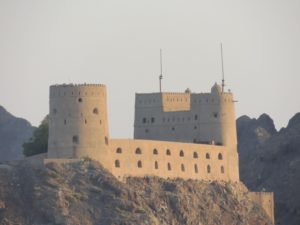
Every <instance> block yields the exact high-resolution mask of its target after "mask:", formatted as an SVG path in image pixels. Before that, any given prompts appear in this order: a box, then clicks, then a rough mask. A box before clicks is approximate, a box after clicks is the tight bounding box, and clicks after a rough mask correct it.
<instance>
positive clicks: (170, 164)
mask: <svg viewBox="0 0 300 225" xmlns="http://www.w3.org/2000/svg"><path fill="white" fill-rule="evenodd" d="M227 150H228V149H226V147H223V146H216V145H201V144H189V143H176V142H166V141H150V140H129V139H112V140H111V141H110V151H111V160H112V162H111V163H112V165H113V166H112V170H111V172H112V173H113V174H114V175H115V176H116V177H118V178H119V179H122V178H123V177H126V176H141V177H143V176H159V177H163V178H176V177H181V178H184V179H203V180H224V181H229V180H234V181H238V180H235V178H236V177H230V173H229V170H228V167H229V164H230V163H231V162H229V161H228V158H227Z"/></svg>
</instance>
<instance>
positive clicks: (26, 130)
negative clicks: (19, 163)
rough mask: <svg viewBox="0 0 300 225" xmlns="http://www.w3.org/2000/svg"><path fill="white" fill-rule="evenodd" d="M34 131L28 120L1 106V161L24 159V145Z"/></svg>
mask: <svg viewBox="0 0 300 225" xmlns="http://www.w3.org/2000/svg"><path fill="white" fill-rule="evenodd" d="M34 129H35V128H34V127H32V126H31V124H30V123H29V122H28V121H27V120H25V119H21V118H17V117H15V116H13V115H12V114H10V113H9V112H7V111H6V110H5V108H4V107H2V106H1V105H0V161H8V160H17V159H22V158H23V157H24V156H23V153H22V152H23V149H22V144H23V143H24V142H25V141H27V140H28V139H29V138H31V136H32V133H33V130H34Z"/></svg>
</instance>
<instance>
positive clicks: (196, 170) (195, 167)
mask: <svg viewBox="0 0 300 225" xmlns="http://www.w3.org/2000/svg"><path fill="white" fill-rule="evenodd" d="M194 169H195V173H198V165H197V164H195V165H194Z"/></svg>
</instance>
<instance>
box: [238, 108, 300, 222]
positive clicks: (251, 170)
mask: <svg viewBox="0 0 300 225" xmlns="http://www.w3.org/2000/svg"><path fill="white" fill-rule="evenodd" d="M237 131H238V142H239V155H240V173H241V180H242V181H243V182H244V183H245V184H246V186H247V187H248V188H249V189H250V190H253V191H262V190H266V191H273V192H274V194H275V220H276V222H277V224H282V225H299V224H300V113H298V114H296V115H295V116H294V117H293V118H292V119H291V120H290V122H289V124H288V126H287V127H286V128H283V129H281V130H280V131H276V129H275V127H274V123H273V120H272V119H271V118H270V117H269V116H268V115H265V114H264V115H262V116H261V117H259V118H258V119H250V118H249V117H247V116H243V117H240V118H239V119H238V120H237Z"/></svg>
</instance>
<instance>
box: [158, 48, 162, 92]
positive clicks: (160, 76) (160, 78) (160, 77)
mask: <svg viewBox="0 0 300 225" xmlns="http://www.w3.org/2000/svg"><path fill="white" fill-rule="evenodd" d="M162 79H163V75H162V50H161V49H160V75H159V92H161V80H162Z"/></svg>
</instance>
